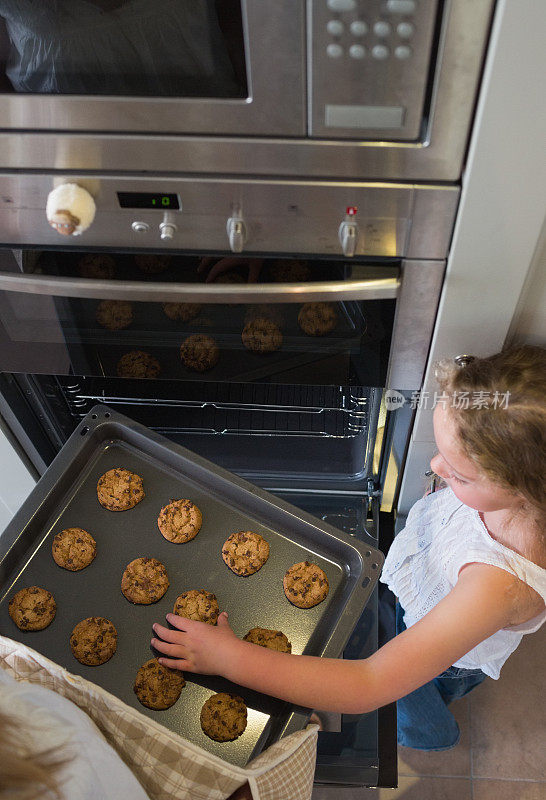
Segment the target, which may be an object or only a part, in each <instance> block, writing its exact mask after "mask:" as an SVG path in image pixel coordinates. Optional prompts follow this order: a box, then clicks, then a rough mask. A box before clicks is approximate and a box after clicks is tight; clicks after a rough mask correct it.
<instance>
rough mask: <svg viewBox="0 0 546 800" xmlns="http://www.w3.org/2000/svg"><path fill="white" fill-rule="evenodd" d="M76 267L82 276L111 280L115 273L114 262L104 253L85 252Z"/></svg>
mask: <svg viewBox="0 0 546 800" xmlns="http://www.w3.org/2000/svg"><path fill="white" fill-rule="evenodd" d="M78 268H79V273H80V275H81V276H82V278H95V279H96V280H97V279H101V278H102V279H103V280H111V279H112V278H113V277H114V275H115V274H116V262H115V261H114V259H113V258H112V256H109V255H107V254H106V253H86V255H84V256H83V258H81V259H80V261H79V264H78Z"/></svg>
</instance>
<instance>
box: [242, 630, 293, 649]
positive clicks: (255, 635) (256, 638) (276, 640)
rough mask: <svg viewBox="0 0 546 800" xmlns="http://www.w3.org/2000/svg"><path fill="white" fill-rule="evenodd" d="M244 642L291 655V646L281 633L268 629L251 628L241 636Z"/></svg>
mask: <svg viewBox="0 0 546 800" xmlns="http://www.w3.org/2000/svg"><path fill="white" fill-rule="evenodd" d="M243 639H244V640H245V642H252V644H258V645H260V647H267V648H269V650H278V651H279V652H280V653H291V652H292V645H291V643H290V642H289V641H288V637H287V636H286V635H285V634H284V633H283V632H282V631H272V630H269V629H268V628H251V629H250V630H249V632H248V633H247V634H246V635H245V636H243Z"/></svg>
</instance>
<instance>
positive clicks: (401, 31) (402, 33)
mask: <svg viewBox="0 0 546 800" xmlns="http://www.w3.org/2000/svg"><path fill="white" fill-rule="evenodd" d="M414 31H415V28H414V27H413V25H412V24H411V22H400V23H399V24H398V25H397V26H396V33H397V34H398V36H399V37H400V38H401V39H411V37H412V36H413V33H414Z"/></svg>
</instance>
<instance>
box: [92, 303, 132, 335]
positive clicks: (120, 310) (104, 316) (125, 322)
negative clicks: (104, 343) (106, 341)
mask: <svg viewBox="0 0 546 800" xmlns="http://www.w3.org/2000/svg"><path fill="white" fill-rule="evenodd" d="M95 317H96V320H97V322H98V323H99V325H102V327H103V328H108V330H109V331H121V330H123V328H128V327H129V325H130V324H131V322H132V321H133V306H132V305H131V303H128V302H127V301H126V300H101V302H100V303H99V305H98V307H97V312H96V314H95Z"/></svg>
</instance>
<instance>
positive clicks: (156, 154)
mask: <svg viewBox="0 0 546 800" xmlns="http://www.w3.org/2000/svg"><path fill="white" fill-rule="evenodd" d="M493 6H494V0H472V2H470V1H469V0H275V2H273V3H265V2H262V0H222V2H220V1H219V0H216V2H215V0H165V2H163V3H161V6H160V9H159V7H158V6H157V4H156V3H152V2H150V0H58V2H56V3H53V4H52V3H47V4H36V3H34V2H30V0H1V2H0V120H1V122H0V126H1V127H0V166H1V167H11V168H22V169H23V168H31V169H34V168H35V169H61V170H66V169H76V170H83V169H88V170H101V169H102V170H108V169H115V170H118V171H120V170H121V171H136V170H138V171H140V170H141V169H142V168H143V165H144V168H145V170H146V171H148V170H154V171H159V170H161V171H168V172H173V171H177V172H190V173H191V172H195V171H202V165H203V163H205V164H206V165H207V170H206V171H207V172H222V173H235V172H236V173H239V174H240V173H247V174H248V173H251V174H254V175H256V174H269V175H272V174H276V175H283V174H292V175H296V174H299V175H304V174H305V175H315V176H320V177H323V176H330V177H336V178H340V177H350V176H358V177H360V178H363V177H366V178H379V179H396V178H403V179H436V180H457V179H458V178H459V176H460V173H461V167H462V162H463V158H464V153H465V148H466V143H467V137H468V131H469V124H470V120H471V118H472V113H473V108H474V103H475V98H476V91H477V87H478V84H479V78H480V71H481V66H482V62H483V56H484V52H485V48H486V43H487V36H488V32H489V26H490V22H491V14H492V10H493ZM249 154H251V157H249Z"/></svg>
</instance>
